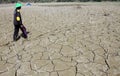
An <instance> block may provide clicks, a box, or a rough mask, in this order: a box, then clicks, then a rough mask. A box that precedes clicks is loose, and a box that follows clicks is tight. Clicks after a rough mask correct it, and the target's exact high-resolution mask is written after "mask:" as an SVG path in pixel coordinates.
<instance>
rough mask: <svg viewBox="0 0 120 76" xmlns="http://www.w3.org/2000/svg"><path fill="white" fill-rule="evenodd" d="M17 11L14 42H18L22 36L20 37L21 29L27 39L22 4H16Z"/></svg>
mask: <svg viewBox="0 0 120 76" xmlns="http://www.w3.org/2000/svg"><path fill="white" fill-rule="evenodd" d="M15 7H16V9H15V11H14V35H13V40H14V41H17V40H19V39H20V36H18V33H19V29H21V31H22V33H23V36H24V38H27V33H26V28H25V27H24V26H23V24H22V18H21V14H20V9H21V7H22V4H21V3H16V6H15Z"/></svg>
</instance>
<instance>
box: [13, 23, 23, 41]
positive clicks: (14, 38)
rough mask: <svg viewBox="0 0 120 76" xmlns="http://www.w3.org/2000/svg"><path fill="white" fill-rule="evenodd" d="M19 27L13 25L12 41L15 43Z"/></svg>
mask: <svg viewBox="0 0 120 76" xmlns="http://www.w3.org/2000/svg"><path fill="white" fill-rule="evenodd" d="M20 28H21V27H20V25H14V34H13V40H14V41H16V40H17V38H18V33H19V29H20Z"/></svg>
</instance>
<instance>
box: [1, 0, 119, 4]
mask: <svg viewBox="0 0 120 76" xmlns="http://www.w3.org/2000/svg"><path fill="white" fill-rule="evenodd" d="M17 1H18V0H0V3H15V2H17ZM20 1H21V2H34V3H36V2H88V1H91V2H102V1H120V0H20Z"/></svg>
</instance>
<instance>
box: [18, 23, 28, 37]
mask: <svg viewBox="0 0 120 76" xmlns="http://www.w3.org/2000/svg"><path fill="white" fill-rule="evenodd" d="M20 28H21V31H22V36H23V37H24V38H27V31H26V28H25V26H24V25H21V26H20Z"/></svg>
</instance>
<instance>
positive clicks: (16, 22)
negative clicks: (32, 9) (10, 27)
mask: <svg viewBox="0 0 120 76" xmlns="http://www.w3.org/2000/svg"><path fill="white" fill-rule="evenodd" d="M14 25H22V18H21V14H20V10H19V9H15V11H14Z"/></svg>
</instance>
